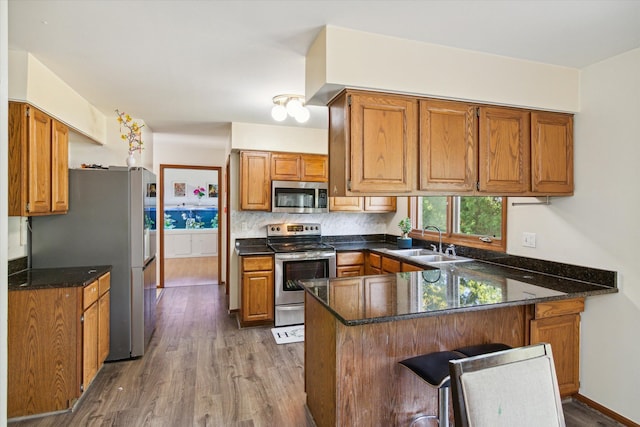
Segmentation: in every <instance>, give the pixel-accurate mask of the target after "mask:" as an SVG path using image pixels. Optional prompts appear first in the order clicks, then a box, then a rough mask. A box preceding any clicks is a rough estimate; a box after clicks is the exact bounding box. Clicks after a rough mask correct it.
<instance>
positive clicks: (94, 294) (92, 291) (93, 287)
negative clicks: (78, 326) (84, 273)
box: [82, 280, 98, 310]
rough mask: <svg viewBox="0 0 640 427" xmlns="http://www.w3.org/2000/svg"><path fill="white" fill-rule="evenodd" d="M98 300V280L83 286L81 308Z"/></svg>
mask: <svg viewBox="0 0 640 427" xmlns="http://www.w3.org/2000/svg"><path fill="white" fill-rule="evenodd" d="M97 300H98V281H97V280H96V281H95V282H93V283H91V284H90V285H87V286H85V287H84V290H83V292H82V308H83V309H84V310H86V309H87V308H89V307H90V306H91V304H93V303H94V302H96V301H97Z"/></svg>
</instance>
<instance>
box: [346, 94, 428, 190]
mask: <svg viewBox="0 0 640 427" xmlns="http://www.w3.org/2000/svg"><path fill="white" fill-rule="evenodd" d="M349 96H350V97H351V106H350V124H351V133H350V148H351V165H350V167H351V192H353V193H358V192H394V193H397V192H400V193H406V192H409V191H411V189H412V185H413V181H414V177H413V174H414V170H415V168H414V166H413V164H414V163H415V158H416V150H417V127H418V116H417V101H416V99H412V98H409V97H401V96H389V95H383V94H363V93H352V94H350V95H349ZM345 154H346V153H345Z"/></svg>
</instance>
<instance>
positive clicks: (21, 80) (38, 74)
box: [9, 50, 108, 144]
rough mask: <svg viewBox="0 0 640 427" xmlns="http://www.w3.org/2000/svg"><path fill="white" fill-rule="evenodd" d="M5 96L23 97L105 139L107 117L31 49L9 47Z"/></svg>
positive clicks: (99, 140)
mask: <svg viewBox="0 0 640 427" xmlns="http://www.w3.org/2000/svg"><path fill="white" fill-rule="evenodd" d="M9 60H10V64H9V79H10V86H9V98H10V99H12V100H18V101H27V102H29V103H30V104H32V105H34V106H36V107H38V108H40V109H41V110H42V111H44V112H46V113H47V114H49V115H51V116H53V117H55V118H56V119H58V120H60V121H62V122H63V123H65V124H67V125H69V127H71V128H73V129H75V130H76V131H77V132H79V133H81V134H84V135H86V136H87V137H89V138H91V139H93V140H94V141H96V142H97V143H101V144H102V143H105V142H106V139H107V137H108V134H107V131H106V122H107V118H106V117H105V115H104V114H102V113H101V112H100V111H98V109H97V108H96V107H94V106H93V105H91V104H90V103H89V102H87V100H86V99H84V98H83V97H82V96H81V95H80V94H78V93H77V92H76V91H75V90H74V89H73V88H71V87H70V86H69V85H67V84H66V83H65V82H64V81H62V79H60V78H59V77H58V76H57V75H56V74H54V73H53V72H51V70H49V69H48V68H47V67H45V66H44V64H42V62H40V61H38V60H37V59H36V58H35V57H34V56H33V55H32V54H31V53H29V52H25V51H18V50H11V51H9Z"/></svg>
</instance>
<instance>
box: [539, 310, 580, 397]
mask: <svg viewBox="0 0 640 427" xmlns="http://www.w3.org/2000/svg"><path fill="white" fill-rule="evenodd" d="M540 342H548V343H549V344H551V350H552V351H553V360H554V364H555V368H556V375H557V377H558V386H559V387H560V394H561V395H562V396H563V397H564V396H570V395H572V394H575V393H577V392H578V390H579V389H580V315H579V314H567V315H564V316H556V317H547V318H542V319H535V320H532V321H531V344H536V343H540Z"/></svg>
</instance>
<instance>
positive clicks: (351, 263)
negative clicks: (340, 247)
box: [336, 251, 365, 277]
mask: <svg viewBox="0 0 640 427" xmlns="http://www.w3.org/2000/svg"><path fill="white" fill-rule="evenodd" d="M364 264H365V263H364V252H360V251H354V252H338V253H337V254H336V266H337V267H336V276H337V277H353V276H364V273H365V268H364Z"/></svg>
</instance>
